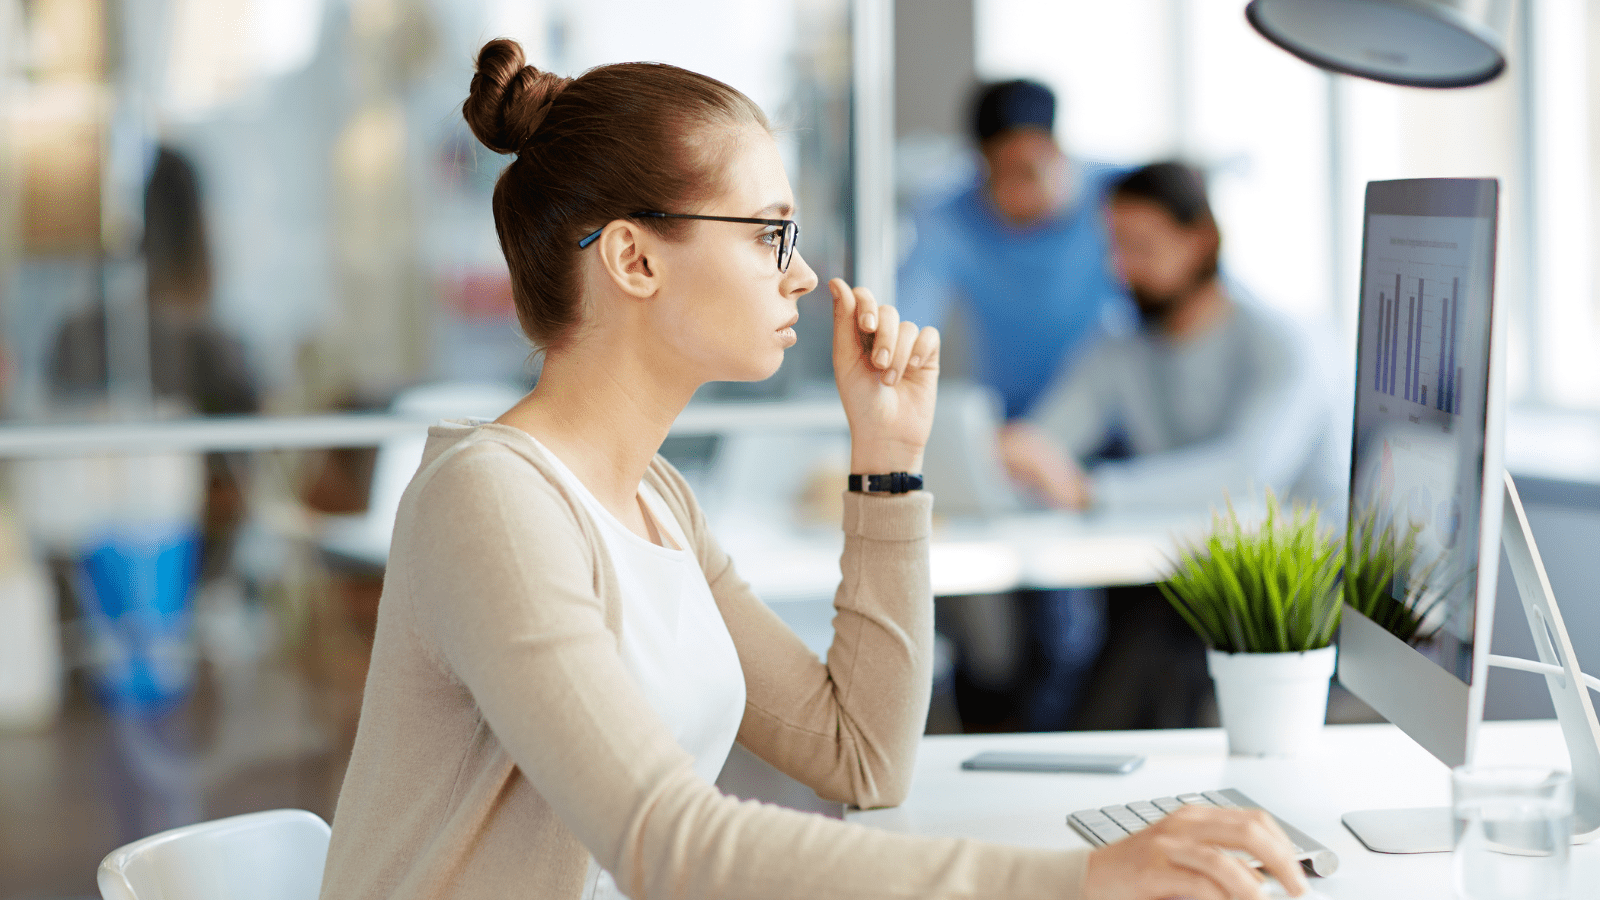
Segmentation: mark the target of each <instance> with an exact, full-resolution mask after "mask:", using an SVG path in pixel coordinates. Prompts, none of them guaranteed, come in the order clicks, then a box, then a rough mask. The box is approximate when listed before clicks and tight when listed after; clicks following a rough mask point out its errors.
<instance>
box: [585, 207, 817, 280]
mask: <svg viewBox="0 0 1600 900" xmlns="http://www.w3.org/2000/svg"><path fill="white" fill-rule="evenodd" d="M628 218H630V219H704V220H705V221H707V222H738V223H739V224H741V225H777V226H780V228H779V230H778V232H777V235H778V271H779V272H787V271H789V260H790V259H792V258H793V257H794V251H795V250H797V249H799V248H800V223H799V222H796V221H795V220H793V219H740V218H736V217H734V216H692V215H688V214H685V213H664V212H638V213H634V214H633V215H631V216H629V217H628ZM605 230H606V229H605V226H604V225H602V226H600V227H599V228H596V229H595V230H594V231H593V232H591V233H590V234H589V236H588V237H586V238H584V239H583V240H581V241H579V242H578V249H579V250H582V249H584V248H585V247H587V246H589V245H590V244H592V243H594V242H595V241H596V240H598V239H599V237H600V232H602V231H605Z"/></svg>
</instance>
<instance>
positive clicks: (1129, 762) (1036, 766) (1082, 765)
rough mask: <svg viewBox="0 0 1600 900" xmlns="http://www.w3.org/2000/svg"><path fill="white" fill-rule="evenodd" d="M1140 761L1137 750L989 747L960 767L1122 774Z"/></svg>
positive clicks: (987, 769) (1011, 770) (1126, 772)
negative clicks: (1047, 750) (1045, 750)
mask: <svg viewBox="0 0 1600 900" xmlns="http://www.w3.org/2000/svg"><path fill="white" fill-rule="evenodd" d="M1143 762H1144V757H1142V756H1139V755H1137V754H1131V753H1128V754H1122V753H1025V752H1013V751H1006V750H990V751H988V752H985V753H979V754H978V755H977V756H974V757H972V758H971V759H968V760H963V761H962V763H961V768H963V769H973V770H977V771H987V772H1090V773H1096V774H1101V775H1126V774H1128V773H1129V772H1132V771H1133V770H1134V769H1137V768H1139V765H1140V764H1141V763H1143Z"/></svg>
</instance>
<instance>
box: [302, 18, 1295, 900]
mask: <svg viewBox="0 0 1600 900" xmlns="http://www.w3.org/2000/svg"><path fill="white" fill-rule="evenodd" d="M464 112H465V115H466V118H467V121H468V123H469V124H470V125H471V126H472V129H473V132H474V133H475V134H476V135H477V136H478V138H479V139H480V140H482V141H483V142H484V143H485V144H486V145H488V147H489V148H490V149H492V150H495V151H497V152H501V153H515V154H516V155H517V158H516V160H515V161H514V162H512V164H511V165H510V166H509V167H508V168H507V169H506V171H505V173H504V174H503V175H502V176H501V178H500V181H499V183H498V185H497V186H496V188H495V193H494V211H495V224H496V227H497V228H498V230H499V235H500V243H501V247H502V249H503V250H504V251H505V254H506V261H507V263H508V264H509V266H510V271H511V277H512V284H513V288H514V294H515V297H516V302H517V311H518V315H519V317H520V321H521V323H522V326H523V329H524V330H525V331H526V332H527V334H528V336H529V337H530V339H532V340H533V341H534V343H535V344H536V345H538V346H540V347H542V348H543V349H544V351H545V354H546V355H545V361H544V366H543V370H542V372H541V374H540V377H539V382H538V386H537V387H536V388H535V389H534V390H533V391H532V392H531V393H530V394H528V396H527V397H525V398H524V399H523V400H522V401H521V402H519V403H518V404H517V405H516V406H515V407H513V408H512V409H510V410H509V411H507V412H506V413H505V414H504V415H503V416H501V417H500V418H499V419H498V420H496V421H495V422H493V423H481V424H471V423H446V424H443V425H441V426H437V427H435V428H434V429H432V431H431V432H430V438H429V443H428V448H427V451H426V453H425V455H424V458H423V463H422V467H421V469H420V470H419V471H418V473H417V475H416V477H415V478H414V479H413V481H412V483H411V485H410V487H409V488H408V489H407V492H406V495H405V499H404V500H403V502H402V503H401V506H400V512H399V516H398V518H397V520H396V523H395V534H394V541H393V545H392V550H391V552H390V566H389V570H388V573H387V576H386V578H385V581H384V594H383V599H382V602H381V603H380V607H379V616H378V630H377V637H376V640H375V643H374V646H373V653H372V667H371V672H370V674H369V676H368V681H367V688H366V695H365V697H364V700H363V706H362V711H361V724H360V727H359V731H358V734H357V737H356V744H355V750H354V753H353V756H352V759H351V762H350V767H349V771H348V773H347V774H346V777H345V781H344V784H343V788H342V791H341V794H340V798H339V807H338V813H337V816H336V817H335V820H334V829H333V842H332V845H331V846H330V848H329V855H328V863H327V874H326V877H325V881H324V886H323V891H322V895H323V896H324V897H326V898H329V900H352V898H363V897H394V898H412V897H495V898H503V897H513V896H516V897H539V898H546V897H548V898H579V897H583V898H589V897H615V896H618V895H625V896H628V897H632V898H634V900H643V898H647V897H695V898H712V897H744V898H757V897H772V898H780V897H796V898H800V897H804V898H807V900H814V898H817V897H836V896H865V895H868V894H871V895H889V896H916V897H951V896H963V897H965V896H977V895H980V894H986V893H992V894H993V895H994V896H1009V897H1035V896H1037V897H1053V898H1060V897H1080V896H1082V897H1107V898H1111V897H1129V898H1133V897H1140V898H1142V897H1150V898H1154V897H1163V896H1168V895H1172V894H1185V895H1188V896H1193V897H1197V898H1219V900H1220V898H1224V897H1227V896H1229V895H1230V894H1232V895H1236V896H1252V892H1253V891H1255V890H1256V879H1255V876H1254V875H1253V874H1252V873H1251V872H1250V870H1248V869H1247V868H1246V867H1244V866H1243V865H1241V864H1240V863H1238V862H1237V861H1236V860H1234V859H1233V858H1231V857H1229V856H1226V855H1225V854H1223V853H1222V851H1220V850H1218V849H1217V848H1216V847H1215V846H1214V845H1215V844H1227V845H1231V846H1235V847H1240V848H1244V849H1247V850H1248V851H1250V852H1252V853H1255V854H1256V855H1257V856H1258V857H1259V858H1261V859H1263V860H1267V861H1268V863H1269V866H1270V867H1271V868H1272V870H1273V871H1274V872H1277V873H1279V875H1280V877H1284V878H1286V879H1297V878H1298V877H1299V873H1298V869H1297V868H1296V867H1295V866H1294V865H1293V864H1292V862H1291V861H1290V860H1289V858H1288V856H1287V844H1286V843H1284V842H1283V838H1282V837H1281V835H1279V834H1278V833H1277V832H1276V831H1275V829H1274V828H1273V827H1272V826H1271V825H1270V820H1269V819H1265V818H1263V817H1251V816H1247V815H1243V814H1239V815H1234V814H1229V813H1225V812H1216V813H1210V814H1198V813H1197V814H1193V815H1184V816H1177V817H1174V818H1173V819H1170V820H1168V822H1166V823H1162V824H1161V825H1158V826H1156V827H1155V828H1152V829H1150V831H1148V832H1146V833H1144V834H1142V835H1140V836H1139V837H1136V838H1131V839H1129V840H1127V841H1125V842H1123V843H1121V844H1118V845H1116V846H1113V847H1110V848H1107V849H1103V850H1098V851H1095V852H1094V853H1093V854H1090V853H1087V852H1085V851H1077V852H1071V851H1068V852H1059V851H1042V850H1023V849H1014V848H1004V847H998V846H990V845H982V844H978V843H975V842H970V841H953V840H936V839H924V838H912V837H906V836H900V835H892V834H887V833H883V832H878V831H874V830H870V829H866V828H863V827H860V826H856V825H851V824H846V823H841V822H837V821H834V820H830V819H825V818H821V817H818V816H812V815H806V814H802V813H798V812H794V811H791V810H786V809H780V808H776V807H771V806H762V805H759V804H755V803H741V802H738V801H736V800H734V799H733V798H730V797H725V796H723V795H722V794H721V793H720V792H718V791H717V790H716V788H715V787H713V786H712V784H711V782H712V781H713V779H715V777H716V775H717V773H718V771H719V770H720V769H721V767H722V764H723V761H724V759H725V758H726V756H727V753H728V750H729V748H730V747H731V745H732V743H733V741H734V740H735V739H737V740H738V741H740V742H741V743H743V744H744V745H745V746H746V747H747V748H749V749H750V750H752V751H753V752H755V753H756V754H758V755H760V756H761V757H762V758H764V759H766V760H767V761H769V762H770V763H772V764H773V765H774V766H776V767H777V768H779V769H780V770H782V771H784V772H787V773H788V774H790V775H792V776H793V777H795V778H797V779H799V780H800V781H802V782H804V783H806V784H808V785H810V786H811V787H813V788H814V789H815V790H816V791H817V792H818V793H819V794H822V795H823V796H826V797H831V798H834V799H837V800H842V801H847V802H850V803H855V804H858V805H860V806H882V805H887V804H893V803H897V802H899V801H900V800H901V799H902V798H903V797H904V796H905V793H906V790H907V787H908V780H909V777H910V773H911V768H912V761H913V757H914V754H915V752H916V747H917V742H918V739H919V737H920V733H921V729H922V723H923V720H924V716H925V714H926V704H927V697H928V692H929V677H930V657H931V652H930V651H931V645H932V637H933V634H932V600H931V597H930V595H929V587H928V558H927V554H928V545H927V537H928V530H929V520H930V510H931V507H932V499H931V497H929V496H928V495H926V494H924V493H922V492H920V491H906V492H901V493H880V494H866V493H862V492H850V493H847V494H846V498H845V535H846V539H845V551H844V556H843V559H842V563H841V567H842V569H843V571H844V575H845V578H844V581H843V583H842V584H841V586H840V588H839V592H838V596H837V598H836V600H835V605H836V606H837V608H838V617H837V618H836V619H835V628H834V630H835V637H834V642H833V646H832V648H831V650H830V651H829V654H828V662H827V663H826V664H824V663H822V662H820V661H819V660H817V659H816V657H815V656H813V655H812V654H811V653H810V652H809V651H808V650H807V649H806V648H805V646H804V645H803V644H802V643H801V642H800V641H799V640H798V639H797V638H796V637H795V636H794V635H793V634H792V633H791V632H790V631H789V630H788V629H787V628H786V627H785V626H784V625H783V624H782V622H780V621H779V620H778V619H777V618H776V617H775V616H774V615H773V614H772V613H771V612H770V611H769V610H768V609H767V608H766V607H765V606H764V605H763V604H762V603H761V602H760V600H759V599H757V598H756V597H755V596H754V595H753V594H752V593H751V592H750V589H749V587H748V586H747V585H746V584H745V583H744V581H743V580H742V579H740V577H739V576H738V575H737V574H736V573H735V572H734V570H733V567H732V565H731V564H730V562H729V560H728V558H727V556H726V555H724V554H723V553H722V551H721V550H720V549H719V548H718V547H717V544H716V542H715V540H714V539H713V538H712V536H711V535H710V533H709V532H708V531H707V528H706V524H705V520H704V518H703V517H702V515H701V512H700V510H699V508H698V507H697V506H696V504H695V501H694V498H693V496H692V495H691V494H690V492H689V490H688V488H687V486H686V485H685V484H684V481H683V479H682V478H681V477H680V476H679V475H678V474H677V473H676V472H675V471H673V469H672V468H671V467H670V466H669V465H667V463H666V462H664V461H663V460H662V459H661V458H660V457H659V456H657V455H656V451H657V449H658V448H659V447H660V445H661V442H662V440H663V439H664V438H665V437H666V435H667V431H668V429H669V428H670V427H671V425H672V421H673V419H674V418H675V417H676V416H677V415H678V413H679V412H681V411H682V410H683V408H684V406H685V405H686V404H687V403H688V402H689V398H690V397H691V396H692V395H693V394H694V392H695V390H696V389H697V388H698V387H700V386H701V385H702V384H704V383H705V382H707V381H713V380H719V379H721V380H753V379H762V378H766V377H768V376H770V375H772V374H773V373H774V372H775V371H776V370H777V368H778V366H779V364H780V363H781V362H782V360H783V352H784V350H785V349H786V348H788V347H789V346H791V345H793V343H794V341H795V335H794V331H793V328H792V326H793V325H794V323H795V321H796V319H797V318H798V314H797V311H796V309H797V307H796V304H797V302H798V300H799V298H800V297H801V296H802V295H804V294H806V293H807V292H809V291H810V290H812V289H813V288H814V287H815V286H816V283H817V279H816V275H815V273H813V272H812V271H811V269H810V268H809V267H808V266H807V265H806V263H805V261H804V260H803V259H802V258H801V257H800V255H799V254H798V253H797V252H796V243H797V240H798V229H797V228H796V227H795V226H794V225H793V224H792V222H790V221H789V219H788V217H789V216H791V215H792V212H793V209H792V208H793V205H794V200H793V194H792V192H791V190H790V187H789V183H788V179H787V177H786V176H785V175H784V172H783V167H782V164H781V162H780V160H779V155H778V151H777V146H776V144H775V142H774V141H773V139H772V136H771V134H770V133H769V131H768V127H767V123H766V119H765V117H764V116H763V115H762V113H761V111H760V110H759V109H758V108H757V107H756V106H755V105H754V104H752V103H751V102H750V101H749V100H748V99H747V98H745V97H744V96H743V95H742V94H740V93H738V92H737V91H735V90H733V89H732V88H730V87H728V86H727V85H724V84H722V83H720V82H717V81H714V80H712V79H709V78H706V77H704V76H701V75H696V74H694V73H691V72H686V71H684V70H681V69H677V68H674V67H671V66H665V65H654V64H642V63H631V64H621V65H613V66H602V67H600V68H597V69H594V70H592V71H590V72H588V73H586V74H584V75H583V76H582V77H580V78H578V79H576V80H568V79H564V78H559V77H556V76H554V75H551V74H549V73H545V72H539V71H537V70H535V69H533V68H531V67H528V66H524V65H523V56H522V51H521V48H520V47H518V46H517V45H516V44H515V43H512V42H510V41H503V40H502V41H493V42H491V43H489V44H488V45H486V46H485V47H484V48H483V51H482V53H481V54H480V56H479V58H478V69H477V75H476V76H475V77H474V78H473V81H472V88H471V95H470V96H469V97H468V99H467V101H466V104H465V107H464ZM708 219H709V221H708ZM830 288H831V290H832V293H833V309H834V316H833V321H834V330H833V345H834V354H833V357H834V369H835V376H836V381H837V384H838V388H839V394H840V397H841V399H842V400H843V403H844V407H845V412H846V415H847V416H848V418H849V422H850V431H851V469H852V471H853V472H856V473H860V474H876V475H883V474H890V473H896V472H907V473H915V472H918V471H919V470H920V468H921V462H922V447H923V443H924V442H925V440H926V439H927V435H928V429H929V425H930V419H931V416H932V413H933V400H934V390H935V383H936V378H937V373H938V363H939V338H938V333H937V332H936V331H934V330H933V329H931V328H926V329H920V330H919V329H917V328H916V327H915V326H914V325H911V324H910V323H905V322H900V321H899V320H898V316H897V314H896V313H895V311H894V309H893V308H892V307H889V306H879V305H877V304H876V303H875V302H874V301H873V299H872V296H871V294H870V293H868V292H867V291H865V290H861V289H855V290H851V289H850V288H849V286H847V285H845V284H844V283H843V282H842V281H838V280H835V281H833V282H832V283H831V284H830ZM869 486H870V485H869ZM880 486H881V485H880ZM1296 883H1298V882H1296Z"/></svg>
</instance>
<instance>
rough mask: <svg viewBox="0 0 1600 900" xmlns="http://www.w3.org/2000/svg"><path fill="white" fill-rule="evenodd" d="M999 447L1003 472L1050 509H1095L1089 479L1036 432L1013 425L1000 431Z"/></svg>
mask: <svg viewBox="0 0 1600 900" xmlns="http://www.w3.org/2000/svg"><path fill="white" fill-rule="evenodd" d="M998 443H999V450H1000V462H1001V463H1003V464H1004V465H1005V467H1006V471H1007V472H1009V473H1010V474H1011V477H1012V478H1015V479H1017V480H1018V481H1020V482H1022V483H1023V484H1026V485H1027V486H1028V487H1030V488H1032V489H1033V490H1034V491H1035V492H1037V493H1038V494H1039V496H1040V497H1041V498H1042V499H1043V500H1044V501H1045V502H1046V503H1048V504H1049V505H1051V506H1053V507H1055V508H1056V509H1078V510H1082V509H1088V508H1089V507H1091V506H1093V505H1094V484H1093V482H1091V481H1090V480H1089V476H1088V475H1085V474H1084V472H1083V469H1082V468H1081V467H1079V466H1078V464H1077V463H1076V462H1074V461H1073V459H1072V457H1070V456H1068V455H1067V454H1066V453H1065V452H1063V451H1062V449H1061V448H1060V447H1059V446H1057V445H1056V443H1055V441H1052V440H1050V438H1049V437H1048V436H1046V435H1045V434H1044V433H1043V432H1041V431H1040V430H1039V429H1037V428H1035V427H1033V426H1032V425H1029V424H1027V423H1025V422H1013V423H1011V424H1009V425H1007V426H1005V427H1004V428H1002V429H1000V434H999V438H998Z"/></svg>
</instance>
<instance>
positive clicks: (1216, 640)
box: [1158, 491, 1344, 653]
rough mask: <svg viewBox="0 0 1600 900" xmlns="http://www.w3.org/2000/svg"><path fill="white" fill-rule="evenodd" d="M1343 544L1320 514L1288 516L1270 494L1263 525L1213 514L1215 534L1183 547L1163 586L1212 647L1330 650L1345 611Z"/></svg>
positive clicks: (1297, 510) (1305, 511) (1302, 510)
mask: <svg viewBox="0 0 1600 900" xmlns="http://www.w3.org/2000/svg"><path fill="white" fill-rule="evenodd" d="M1343 566H1344V545H1343V543H1342V542H1340V541H1338V540H1336V539H1335V537H1334V535H1333V533H1332V532H1331V531H1329V532H1324V531H1321V530H1319V529H1318V524H1317V509H1316V506H1315V505H1314V504H1313V505H1311V506H1309V507H1302V506H1298V505H1296V506H1294V507H1292V509H1291V510H1290V513H1289V515H1288V516H1287V517H1285V516H1284V514H1283V510H1282V509H1281V508H1280V506H1279V503H1278V500H1277V497H1275V496H1274V495H1273V494H1272V492H1271V491H1268V492H1267V495H1266V516H1265V518H1264V519H1263V520H1262V522H1261V523H1260V525H1258V526H1251V527H1246V526H1245V525H1244V524H1243V523H1241V522H1240V521H1239V516H1238V513H1237V511H1236V510H1235V509H1234V508H1233V503H1232V502H1231V501H1230V502H1229V503H1228V504H1227V515H1226V516H1224V515H1223V514H1221V513H1218V512H1214V513H1213V514H1212V529H1211V533H1210V534H1209V535H1208V536H1207V537H1206V538H1205V539H1204V540H1203V541H1201V542H1198V543H1190V544H1187V545H1184V546H1181V547H1180V550H1179V555H1178V559H1177V561H1176V562H1175V563H1174V564H1173V571H1172V573H1171V574H1170V575H1169V576H1168V577H1167V579H1166V581H1164V582H1162V583H1161V584H1159V585H1158V587H1159V588H1160V589H1161V593H1162V594H1163V595H1165V596H1166V598H1167V601H1168V602H1170V603H1171V604H1172V607H1173V608H1174V609H1176V610H1177V611H1178V615H1180V616H1182V617H1183V619H1184V621H1186V622H1188V623H1189V627H1191V628H1193V629H1194V630H1195V633H1196V634H1198V635H1200V639H1201V640H1203V641H1204V642H1205V643H1206V646H1208V647H1210V648H1212V649H1213V650H1220V651H1223V652H1226V653H1291V652H1297V651H1304V650H1317V649H1320V648H1322V647H1326V646H1328V645H1329V644H1330V643H1331V642H1332V641H1333V638H1334V634H1335V633H1336V632H1337V631H1338V628H1339V612H1340V610H1341V609H1342V608H1343V605H1342V603H1341V596H1340V591H1339V579H1340V575H1341V570H1342V569H1343Z"/></svg>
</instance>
